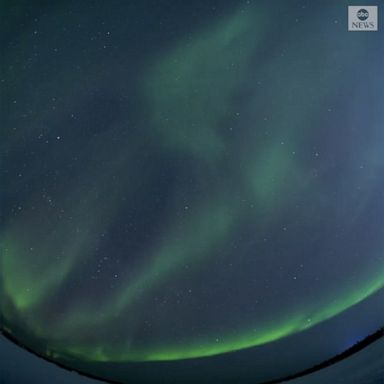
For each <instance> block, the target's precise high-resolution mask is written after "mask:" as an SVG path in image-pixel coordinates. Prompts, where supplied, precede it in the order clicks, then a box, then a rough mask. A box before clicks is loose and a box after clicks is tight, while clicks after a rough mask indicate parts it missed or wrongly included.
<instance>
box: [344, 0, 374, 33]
mask: <svg viewBox="0 0 384 384" xmlns="http://www.w3.org/2000/svg"><path fill="white" fill-rule="evenodd" d="M377 30H378V26H377V6H376V5H374V6H373V5H372V6H358V5H351V6H349V7H348V31H377Z"/></svg>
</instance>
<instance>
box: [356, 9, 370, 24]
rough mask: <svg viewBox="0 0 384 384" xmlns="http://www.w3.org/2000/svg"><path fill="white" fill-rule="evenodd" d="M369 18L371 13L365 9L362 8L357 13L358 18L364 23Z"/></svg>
mask: <svg viewBox="0 0 384 384" xmlns="http://www.w3.org/2000/svg"><path fill="white" fill-rule="evenodd" d="M368 17H369V12H368V11H367V10H366V9H364V8H361V9H359V10H358V11H357V18H358V19H359V20H361V21H364V20H367V19H368Z"/></svg>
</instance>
